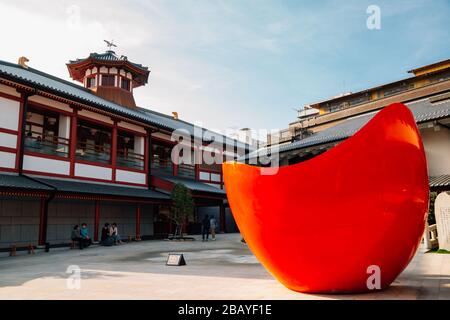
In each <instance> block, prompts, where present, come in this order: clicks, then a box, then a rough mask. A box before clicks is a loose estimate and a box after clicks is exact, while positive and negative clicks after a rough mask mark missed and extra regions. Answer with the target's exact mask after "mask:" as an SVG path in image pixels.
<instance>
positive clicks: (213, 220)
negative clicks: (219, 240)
mask: <svg viewBox="0 0 450 320" xmlns="http://www.w3.org/2000/svg"><path fill="white" fill-rule="evenodd" d="M209 224H210V230H211V238H212V240H213V241H214V240H216V228H217V221H216V218H215V217H214V216H211V220H209Z"/></svg>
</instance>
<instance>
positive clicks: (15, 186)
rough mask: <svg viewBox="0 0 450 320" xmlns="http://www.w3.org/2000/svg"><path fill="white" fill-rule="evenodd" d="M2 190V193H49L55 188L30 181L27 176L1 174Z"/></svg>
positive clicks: (0, 187)
mask: <svg viewBox="0 0 450 320" xmlns="http://www.w3.org/2000/svg"><path fill="white" fill-rule="evenodd" d="M0 190H2V191H20V192H25V191H27V192H33V191H38V192H47V191H52V190H53V188H51V187H49V186H46V185H45V184H42V183H39V182H36V181H33V180H30V179H28V178H27V177H25V176H19V175H17V174H0Z"/></svg>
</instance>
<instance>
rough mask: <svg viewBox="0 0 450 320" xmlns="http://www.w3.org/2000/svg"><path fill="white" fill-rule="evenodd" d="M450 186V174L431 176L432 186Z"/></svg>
mask: <svg viewBox="0 0 450 320" xmlns="http://www.w3.org/2000/svg"><path fill="white" fill-rule="evenodd" d="M444 187H448V188H450V174H444V175H441V176H437V177H430V188H432V189H433V188H444Z"/></svg>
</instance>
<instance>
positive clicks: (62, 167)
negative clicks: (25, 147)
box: [23, 155, 70, 175]
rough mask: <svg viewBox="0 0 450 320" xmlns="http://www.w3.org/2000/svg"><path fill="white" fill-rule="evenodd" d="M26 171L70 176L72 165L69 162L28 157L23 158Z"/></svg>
mask: <svg viewBox="0 0 450 320" xmlns="http://www.w3.org/2000/svg"><path fill="white" fill-rule="evenodd" d="M23 168H24V170H30V171H38V172H45V173H56V174H63V175H69V173H70V163H69V162H68V161H61V160H54V159H47V158H41V157H34V156H27V155H25V156H24V157H23Z"/></svg>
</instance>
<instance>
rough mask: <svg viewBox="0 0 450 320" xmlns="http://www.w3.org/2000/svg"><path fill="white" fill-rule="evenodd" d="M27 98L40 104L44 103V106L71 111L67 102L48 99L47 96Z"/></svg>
mask: <svg viewBox="0 0 450 320" xmlns="http://www.w3.org/2000/svg"><path fill="white" fill-rule="evenodd" d="M28 100H29V101H31V102H37V103H40V104H43V105H46V106H50V107H53V108H55V109H59V110H64V111H67V112H72V108H71V107H70V106H69V105H68V104H66V103H62V102H59V101H55V100H52V99H48V98H45V97H41V96H32V97H30V98H29V99H28Z"/></svg>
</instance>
